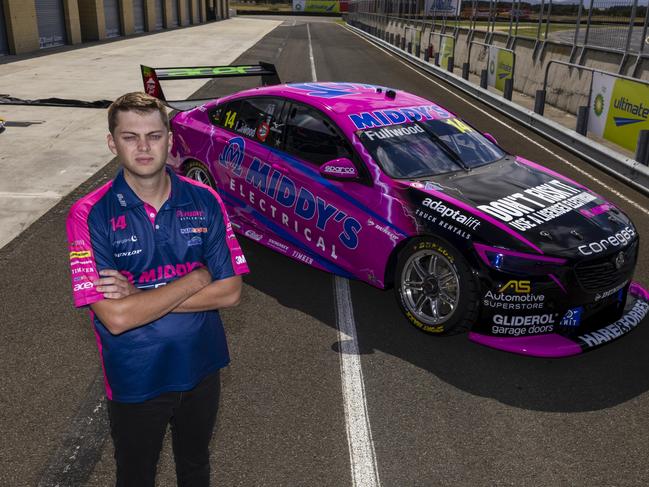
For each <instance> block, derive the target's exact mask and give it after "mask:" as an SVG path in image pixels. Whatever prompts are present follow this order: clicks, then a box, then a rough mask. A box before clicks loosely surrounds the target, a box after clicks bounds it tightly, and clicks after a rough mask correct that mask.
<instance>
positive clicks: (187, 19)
mask: <svg viewBox="0 0 649 487" xmlns="http://www.w3.org/2000/svg"><path fill="white" fill-rule="evenodd" d="M190 1H191V0H185V1H184V2H183V9H184V11H185V21H184V22H183V25H189V24H190V23H191V18H192V16H191V13H190V8H189V2H190Z"/></svg>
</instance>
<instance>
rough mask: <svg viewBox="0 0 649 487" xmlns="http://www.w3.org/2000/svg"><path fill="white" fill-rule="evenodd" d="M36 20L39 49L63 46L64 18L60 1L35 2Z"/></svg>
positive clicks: (43, 0)
mask: <svg viewBox="0 0 649 487" xmlns="http://www.w3.org/2000/svg"><path fill="white" fill-rule="evenodd" d="M36 20H37V22H38V38H39V42H40V47H41V49H42V48H44V47H52V46H62V45H63V44H65V37H66V36H65V16H64V14H63V2H62V1H61V0H36Z"/></svg>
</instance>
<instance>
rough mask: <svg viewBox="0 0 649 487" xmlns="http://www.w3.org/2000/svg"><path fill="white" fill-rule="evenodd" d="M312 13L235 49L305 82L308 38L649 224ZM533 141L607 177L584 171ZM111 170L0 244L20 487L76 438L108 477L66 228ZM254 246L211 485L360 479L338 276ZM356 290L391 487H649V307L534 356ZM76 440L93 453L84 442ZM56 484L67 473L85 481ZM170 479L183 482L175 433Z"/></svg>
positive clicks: (324, 57)
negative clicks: (426, 327) (313, 19)
mask: <svg viewBox="0 0 649 487" xmlns="http://www.w3.org/2000/svg"><path fill="white" fill-rule="evenodd" d="M293 24H295V25H293ZM308 26H309V30H308V32H307V23H305V21H301V19H300V20H297V21H295V22H293V21H292V20H291V21H290V22H288V23H285V24H284V25H282V26H280V27H278V28H276V29H275V30H274V31H273V32H271V33H270V34H269V35H268V36H266V37H265V38H264V39H263V40H262V41H260V42H259V43H258V44H257V45H256V46H255V47H253V48H252V49H251V50H250V51H248V52H246V53H245V54H244V55H243V56H242V57H241V58H240V59H239V60H238V62H239V63H247V62H256V61H258V60H260V59H262V60H267V61H271V62H273V61H274V62H275V63H276V65H277V67H278V70H279V72H280V75H281V76H282V79H283V80H287V81H288V80H290V81H308V80H310V79H312V72H311V65H310V61H309V51H310V50H309V42H308V40H309V39H308V38H309V36H310V37H311V51H312V53H313V60H314V66H315V71H316V75H317V78H318V80H320V81H328V80H331V81H334V80H336V81H356V82H367V83H375V84H382V85H385V86H391V87H396V88H400V89H405V90H408V91H411V92H414V93H416V94H419V95H421V96H424V97H428V98H430V99H432V100H434V101H438V102H439V103H441V104H442V105H444V106H445V107H447V108H448V109H450V110H451V111H454V112H455V113H458V114H459V115H460V116H462V117H463V118H466V119H468V120H469V121H471V122H473V123H474V124H475V125H476V127H477V128H478V129H480V130H485V131H489V132H490V133H492V134H493V135H494V136H495V137H496V138H497V139H498V140H499V142H500V143H501V144H502V145H503V146H504V147H505V148H506V149H508V150H509V151H511V152H515V153H518V154H522V155H524V156H525V157H527V158H529V159H531V160H534V161H537V162H539V163H541V164H544V165H547V166H549V167H550V168H552V169H555V170H558V171H560V172H562V173H564V174H566V175H567V176H569V177H571V178H573V179H575V180H577V181H579V182H582V183H584V184H586V185H587V186H589V187H591V188H592V189H593V190H595V191H596V192H598V193H600V194H602V195H603V196H604V197H605V198H607V199H609V200H611V201H613V202H614V203H615V204H616V205H619V207H620V208H622V209H623V210H624V211H626V212H627V213H628V214H629V215H630V216H631V218H632V219H633V220H634V222H635V223H636V225H637V226H638V230H639V232H640V234H641V235H645V234H647V232H648V231H649V228H648V227H649V222H648V221H647V218H646V217H645V215H644V214H643V212H641V211H639V210H638V209H637V208H635V207H634V206H631V205H628V204H627V203H626V202H625V201H624V200H621V199H619V198H618V197H617V196H616V195H615V194H613V193H612V192H611V190H615V191H619V192H621V193H622V194H623V195H625V196H626V197H628V198H630V199H632V200H633V201H635V202H638V203H639V205H640V206H642V207H644V208H647V207H649V201H648V200H647V198H645V197H643V196H642V195H640V194H638V193H637V192H635V191H633V190H631V189H629V188H626V187H625V186H623V185H621V184H620V183H618V182H617V181H615V180H614V179H612V178H610V177H608V176H607V175H605V174H603V173H601V172H599V171H596V170H595V169H593V168H591V167H590V166H588V165H587V164H586V163H584V162H583V161H580V160H579V159H578V158H576V157H575V156H573V155H572V154H570V153H568V152H566V151H564V150H562V149H561V148H559V147H554V146H552V145H551V144H550V143H548V142H547V141H544V140H543V139H541V138H539V137H538V136H536V135H535V134H533V133H532V132H531V131H529V130H526V129H525V128H522V127H517V126H515V124H514V123H513V122H510V121H508V120H503V122H505V123H504V124H498V123H494V121H493V119H491V118H489V117H486V116H485V114H484V112H482V111H480V110H485V111H486V112H487V113H491V114H493V115H494V116H496V117H499V115H497V114H495V112H493V111H491V110H489V108H488V107H483V106H482V105H476V104H475V103H474V102H472V103H474V104H473V105H467V104H466V103H465V101H464V100H463V99H462V95H459V96H456V95H453V94H452V93H453V91H452V90H451V91H450V92H449V91H446V90H444V89H442V88H440V87H439V86H437V85H435V84H433V83H431V82H430V81H428V80H427V79H426V78H424V77H422V76H419V75H417V74H416V73H414V72H413V71H412V70H410V69H408V68H406V67H405V66H404V65H403V64H402V63H401V62H400V61H398V60H396V59H394V58H392V57H389V56H387V55H386V54H385V53H384V52H381V51H380V50H378V49H376V48H374V47H373V46H371V45H370V44H368V43H367V42H365V41H364V40H362V39H360V38H358V37H357V36H356V35H355V34H353V33H351V32H349V31H347V30H345V29H344V28H343V27H342V26H340V25H337V24H336V23H334V22H318V23H317V24H316V23H309V24H308ZM245 81H246V82H247V80H245ZM251 82H252V83H254V81H252V80H251ZM244 86H245V83H241V82H240V81H233V80H226V81H225V82H219V83H217V82H210V83H208V84H206V85H205V86H204V87H203V88H202V89H201V91H202V93H201V94H204V93H209V94H210V96H218V95H219V94H223V93H229V92H232V91H235V90H237V89H241V88H242V87H244ZM475 106H479V108H480V110H477V109H476V108H475ZM509 126H513V127H515V128H516V129H517V130H518V131H519V132H521V133H523V134H525V136H526V137H527V138H522V137H520V136H519V135H518V134H516V133H513V132H512V131H511V130H510V129H509ZM528 139H532V140H535V141H540V142H541V144H542V145H543V146H545V147H548V148H549V149H551V151H552V152H553V153H555V154H557V155H560V156H561V157H563V158H565V159H567V160H569V161H570V162H571V163H573V164H575V165H577V166H578V167H579V168H581V169H583V170H585V171H588V172H589V173H591V174H593V175H595V176H596V177H597V178H598V179H600V180H601V181H602V182H603V183H604V184H605V185H606V186H607V187H609V188H610V189H611V190H609V189H607V187H604V186H600V185H596V184H593V183H592V182H591V181H588V180H584V178H583V176H582V175H580V174H579V173H577V172H575V171H574V170H572V169H571V168H566V167H565V166H564V165H563V164H562V163H561V161H560V160H558V159H556V158H553V156H552V155H551V154H550V153H549V152H547V151H545V150H544V149H543V148H541V147H539V146H538V145H535V144H533V143H531V142H530V141H529V140H528ZM115 167H116V166H115V163H114V162H113V163H111V164H109V165H108V166H107V167H106V168H104V169H102V170H101V171H99V173H97V174H96V175H95V176H93V177H92V178H91V179H90V180H89V181H87V182H86V183H85V184H84V185H82V186H81V187H80V188H78V189H77V190H75V191H74V192H73V193H72V194H71V195H69V196H68V197H66V198H65V199H64V200H63V201H62V202H61V203H60V204H59V205H57V206H56V207H55V208H53V209H52V210H51V211H49V212H48V213H47V214H46V215H44V216H43V217H42V218H41V219H40V220H39V221H38V222H37V223H36V224H34V225H32V227H30V228H29V229H28V230H27V231H26V232H24V233H23V234H21V235H20V236H19V237H18V238H17V239H15V240H14V241H13V242H11V243H10V244H9V245H8V246H6V247H4V248H3V249H2V250H0V262H1V263H2V269H3V275H4V276H5V279H3V280H2V284H0V289H1V290H2V296H3V298H4V299H3V300H2V311H3V313H2V316H3V318H2V327H1V329H0V336H1V338H2V340H1V342H0V343H1V344H0V347H1V348H0V354H1V355H0V356H2V357H3V358H2V362H1V363H0V372H1V373H2V376H3V381H2V383H1V385H0V401H1V403H2V406H3V419H2V426H3V432H4V435H3V440H2V448H1V452H2V460H0V462H1V464H2V472H3V476H2V477H3V481H5V482H6V483H7V485H12V486H13V485H36V484H37V483H38V481H39V479H42V478H44V477H43V476H44V475H47V474H48V466H52V465H53V464H55V463H56V461H58V460H57V459H59V458H60V457H61V455H60V453H61V452H68V451H72V452H73V454H74V453H75V451H76V455H77V456H76V457H75V458H72V459H70V458H68V460H70V461H69V462H68V463H69V465H70V467H69V468H68V472H74V473H75V475H78V477H76V479H78V480H75V481H74V482H69V483H68V484H67V485H93V486H105V485H111V484H112V483H113V482H114V480H113V479H114V477H113V462H112V446H111V444H110V441H109V440H108V438H107V428H106V425H105V423H104V424H103V425H102V424H101V420H100V419H97V421H96V423H95V424H97V426H93V425H90V426H88V428H87V429H86V430H83V431H86V432H87V433H86V434H87V435H90V440H92V441H86V440H88V438H87V437H83V438H80V437H79V435H78V432H79V431H80V429H79V428H80V424H87V422H86V423H83V421H81V420H82V419H83V418H85V417H86V416H85V413H86V412H87V411H90V412H91V413H92V412H93V411H94V408H96V405H97V404H101V397H99V396H100V395H101V388H100V387H97V377H98V376H99V375H100V374H101V372H100V370H99V359H98V355H97V352H96V345H95V342H94V336H93V335H92V332H91V329H90V323H89V320H88V317H87V314H86V313H85V312H84V311H77V310H74V309H72V306H71V299H70V291H69V276H68V272H67V270H66V257H67V256H66V254H67V246H66V239H65V230H64V223H65V215H66V213H67V210H68V208H69V206H70V204H71V203H72V202H73V201H74V200H75V199H76V198H78V197H79V196H81V195H82V194H85V193H86V192H87V191H89V190H91V189H92V188H94V187H97V186H99V185H100V184H103V183H104V182H105V181H106V180H107V179H108V178H110V177H111V176H112V174H113V173H114V170H115ZM240 241H241V243H242V246H243V248H244V251H245V253H246V256H247V258H248V261H249V263H250V266H251V270H252V273H251V274H250V275H248V276H246V278H245V284H246V286H245V290H244V297H243V301H242V303H241V305H240V306H239V307H238V308H235V309H233V310H226V311H224V312H223V316H224V322H225V324H226V328H227V332H228V336H229V342H230V345H231V353H232V357H233V363H232V365H231V366H230V367H229V368H228V369H227V370H226V371H225V373H224V375H223V397H222V402H221V412H220V416H219V421H218V425H217V431H216V435H215V439H214V441H213V444H212V449H213V458H212V464H213V481H214V482H213V483H214V485H228V486H253V485H254V486H257V485H264V486H265V485H269V486H275V485H277V486H280V485H282V486H284V485H286V486H294V485H308V486H344V485H352V475H351V471H352V470H351V465H350V455H349V451H348V443H347V431H346V427H345V411H344V408H343V397H342V396H343V394H342V386H341V379H340V377H341V376H340V358H339V352H340V351H341V350H342V351H343V352H344V351H345V350H346V348H345V343H344V342H342V343H341V341H340V338H339V333H338V329H337V316H336V302H335V298H334V291H333V290H334V277H333V276H331V275H329V274H326V273H323V272H320V271H316V270H313V269H311V268H309V267H307V266H305V265H302V264H299V263H297V262H295V261H292V260H289V259H287V258H285V257H283V256H281V255H279V254H277V253H274V252H272V251H270V250H268V249H266V248H263V247H261V246H259V245H257V244H256V243H254V242H251V241H248V240H246V239H245V238H240ZM647 259H648V253H647V249H646V245H644V243H641V250H640V258H639V263H638V269H637V272H636V279H638V280H640V281H641V282H644V283H649V272H647V270H646V269H647V265H646V264H647ZM350 289H351V302H352V305H353V316H354V321H355V325H356V336H357V342H356V346H357V348H358V354H359V355H358V356H359V357H360V364H361V367H362V371H363V381H364V387H365V393H366V405H367V415H368V417H369V420H370V424H371V436H372V443H373V447H374V450H375V455H376V466H377V469H378V478H379V479H380V483H381V484H382V485H385V486H404V485H421V486H442V485H460V486H463V485H467V486H469V485H470V486H480V485H517V486H520V485H530V486H544V485H548V486H550V485H552V486H554V485H624V486H634V485H638V486H639V485H644V484H645V479H646V478H647V477H648V476H649V466H648V465H647V462H646V458H645V457H646V451H648V447H649V438H648V435H646V433H645V432H646V431H647V429H648V426H649V418H648V417H647V414H646V411H647V410H648V406H649V396H648V395H647V390H648V389H649V374H647V370H648V367H647V366H648V360H649V329H648V328H647V327H648V323H647V322H646V321H645V323H643V324H641V325H640V326H639V328H638V329H637V330H636V331H634V332H633V333H632V334H630V335H629V336H627V337H625V338H623V339H621V340H619V341H617V342H615V343H613V344H611V345H608V346H607V347H604V348H602V349H601V350H598V351H596V352H592V353H590V354H587V355H584V356H582V357H575V358H568V359H560V360H546V359H535V358H530V357H520V356H516V355H510V354H506V353H503V352H498V351H494V350H490V349H487V348H483V347H481V346H479V345H477V344H474V343H472V342H469V341H468V340H467V338H466V335H457V336H453V337H449V338H443V339H439V338H434V337H429V336H426V335H423V334H421V333H420V332H418V331H417V330H415V329H414V328H412V327H411V326H409V325H408V324H407V323H406V322H405V320H404V319H403V318H402V317H401V315H400V313H399V311H398V308H397V305H396V302H395V300H394V298H393V296H392V291H381V290H377V289H374V288H371V287H370V286H368V285H366V284H363V283H360V282H351V283H350ZM95 399H96V400H98V401H99V402H97V403H95V402H94V400H95ZM100 413H101V410H98V411H96V413H95V416H94V417H96V418H100V417H102V416H101V414H100ZM75 439H76V440H77V441H76V443H75V441H73V440H75ZM81 440H82V441H81ZM75 444H76V445H77V446H78V445H83V448H78V449H76V450H75ZM77 458H83V459H84V460H83V462H76V459H77ZM60 478H62V479H63V480H62V483H61V485H66V482H68V480H69V479H71V478H72V477H70V476H68V477H67V480H66V477H60ZM159 485H161V486H166V485H175V484H174V476H173V467H172V459H171V453H170V448H169V445H168V444H166V445H165V449H164V451H163V456H162V459H161V464H160V472H159ZM359 485H362V484H359Z"/></svg>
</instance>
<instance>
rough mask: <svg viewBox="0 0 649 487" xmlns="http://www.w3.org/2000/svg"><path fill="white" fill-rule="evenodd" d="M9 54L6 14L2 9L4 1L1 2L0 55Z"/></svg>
mask: <svg viewBox="0 0 649 487" xmlns="http://www.w3.org/2000/svg"><path fill="white" fill-rule="evenodd" d="M4 54H9V44H8V43H7V27H6V24H5V15H4V12H3V11H2V2H0V56H2V55H4Z"/></svg>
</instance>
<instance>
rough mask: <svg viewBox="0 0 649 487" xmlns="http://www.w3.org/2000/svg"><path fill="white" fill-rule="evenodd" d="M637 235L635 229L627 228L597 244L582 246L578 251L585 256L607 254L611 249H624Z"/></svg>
mask: <svg viewBox="0 0 649 487" xmlns="http://www.w3.org/2000/svg"><path fill="white" fill-rule="evenodd" d="M635 235H636V233H635V230H634V229H633V228H631V227H626V228H624V229H623V230H620V231H619V232H617V233H616V234H614V235H611V236H610V237H607V238H603V239H602V240H599V241H597V242H591V243H588V244H584V245H580V246H579V247H577V249H578V250H579V252H581V253H582V254H583V255H593V254H599V253H600V252H605V251H606V250H607V249H608V248H610V247H620V246H622V247H624V246H625V245H626V244H628V243H629V242H631V240H633V237H635Z"/></svg>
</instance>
